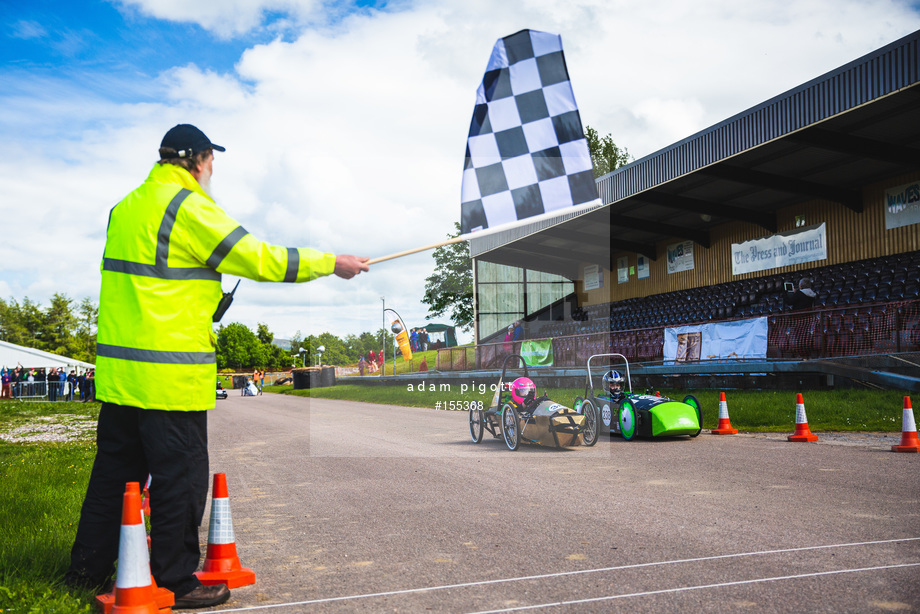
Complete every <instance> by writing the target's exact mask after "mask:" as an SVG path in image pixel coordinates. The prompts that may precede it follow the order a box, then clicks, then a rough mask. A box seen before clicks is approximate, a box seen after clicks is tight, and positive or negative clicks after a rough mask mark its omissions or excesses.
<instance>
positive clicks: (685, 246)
mask: <svg viewBox="0 0 920 614" xmlns="http://www.w3.org/2000/svg"><path fill="white" fill-rule="evenodd" d="M692 269H693V241H683V242H681V243H674V244H672V245H668V273H669V274H670V273H680V272H681V271H690V270H692Z"/></svg>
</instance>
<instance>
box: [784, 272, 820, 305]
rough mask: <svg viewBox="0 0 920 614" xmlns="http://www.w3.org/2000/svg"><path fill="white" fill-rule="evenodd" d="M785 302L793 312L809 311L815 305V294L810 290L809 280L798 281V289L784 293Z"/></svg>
mask: <svg viewBox="0 0 920 614" xmlns="http://www.w3.org/2000/svg"><path fill="white" fill-rule="evenodd" d="M786 296H787V298H786V300H787V302H788V303H789V304H790V305H791V306H792V310H793V311H799V310H802V309H811V308H812V307H814V305H815V298H817V294H816V293H815V291H814V290H812V289H811V280H810V279H809V278H807V277H804V278H802V279H801V280H799V287H798V288H797V289H796V290H795V291H793V292H787V293H786Z"/></svg>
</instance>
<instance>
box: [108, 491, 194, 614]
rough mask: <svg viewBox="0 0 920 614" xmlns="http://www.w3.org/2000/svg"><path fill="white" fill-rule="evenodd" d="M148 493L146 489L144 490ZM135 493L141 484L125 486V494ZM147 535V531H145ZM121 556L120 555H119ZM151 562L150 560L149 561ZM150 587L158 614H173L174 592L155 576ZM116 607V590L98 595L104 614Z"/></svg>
mask: <svg viewBox="0 0 920 614" xmlns="http://www.w3.org/2000/svg"><path fill="white" fill-rule="evenodd" d="M147 483H148V484H149V483H150V479H149V478H148V479H147ZM144 490H145V491H146V489H144ZM129 492H130V493H134V494H138V495H140V484H138V483H137V482H128V483H127V484H125V494H127V493H129ZM141 524H142V525H143V524H144V508H143V506H142V507H141ZM144 532H145V533H146V529H145V530H144ZM147 547H148V548H149V547H150V537H149V536H148V537H147ZM119 554H120V553H119ZM148 561H149V559H148ZM150 587H151V589H152V590H153V601H154V602H155V603H156V606H157V608H158V610H157V611H158V612H159V613H160V614H172V606H173V605H175V603H176V596H175V595H173V592H172V591H171V590H169V589H167V588H162V587H159V586H157V583H156V581H155V580H154V579H153V575H151V576H150ZM114 606H115V589H113V590H112V592H111V593H103V594H102V595H96V607H97V608H98V610H99V611H100V612H102V613H103V614H111V612H112V609H113V608H114Z"/></svg>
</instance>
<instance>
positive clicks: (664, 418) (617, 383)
mask: <svg viewBox="0 0 920 614" xmlns="http://www.w3.org/2000/svg"><path fill="white" fill-rule="evenodd" d="M602 358H608V359H609V358H618V359H620V360H619V361H617V362H615V363H612V362H611V361H610V360H607V361H605V362H606V365H607V366H606V367H604V370H605V371H606V372H605V373H604V375H603V377H602V378H601V379H602V382H603V386H602V388H601V389H600V391H598V390H596V389H595V387H594V379H593V377H592V374H591V370H592V368H595V369H597V368H598V367H597V364H598V361H596V360H595V359H602ZM592 360H595V364H594V365H593V366H592V364H591V361H592ZM620 369H622V372H621V371H620ZM586 370H587V377H586V379H585V395H584V397H577V398H576V399H575V409H576V410H578V411H579V412H580V413H585V414H588V413H591V412H595V413H597V414H598V415H599V416H600V420H599V426H600V432H601V433H608V434H617V435H622V436H623V438H624V439H626V440H630V439H634V438H635V437H672V436H677V435H689V436H690V437H696V436H697V435H699V434H700V431H701V430H702V423H703V418H702V414H701V411H700V403H699V401H697V400H696V397H694V396H691V395H687V396H686V397H684V399H683V401H677V400H674V399H671V398H668V397H662V396H658V395H653V394H651V391H647V394H634V393H633V391H632V380H631V378H630V375H629V361H628V360H626V357H625V356H623V355H622V354H595V355H594V356H591V357H590V358H588V363H587V367H586ZM623 372H625V374H626V375H625V377H624V376H623Z"/></svg>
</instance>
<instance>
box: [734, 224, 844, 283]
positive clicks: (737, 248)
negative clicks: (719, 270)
mask: <svg viewBox="0 0 920 614" xmlns="http://www.w3.org/2000/svg"><path fill="white" fill-rule="evenodd" d="M825 259H827V229H826V226H825V224H823V223H822V224H819V225H817V226H809V227H807V228H801V229H799V230H795V231H792V232H786V233H781V234H775V235H773V236H771V237H763V238H762V239H754V240H752V241H745V242H744V243H732V275H741V274H742V273H754V272H755V271H766V270H767V269H775V268H777V267H781V266H789V265H790V264H801V263H803V262H814V261H815V260H825Z"/></svg>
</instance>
